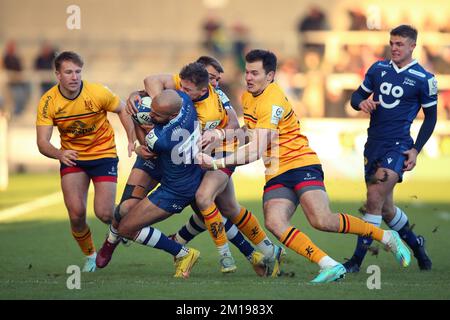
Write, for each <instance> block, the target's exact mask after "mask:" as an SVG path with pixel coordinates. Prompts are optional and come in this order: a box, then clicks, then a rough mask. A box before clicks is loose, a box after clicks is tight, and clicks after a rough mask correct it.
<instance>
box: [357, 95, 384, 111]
mask: <svg viewBox="0 0 450 320" xmlns="http://www.w3.org/2000/svg"><path fill="white" fill-rule="evenodd" d="M379 104H380V101H373V100H372V99H371V98H369V99H366V100H363V101H361V103H360V104H359V108H360V109H361V111H363V112H365V113H372V112H373V111H375V110H376V108H377V106H378V105H379Z"/></svg>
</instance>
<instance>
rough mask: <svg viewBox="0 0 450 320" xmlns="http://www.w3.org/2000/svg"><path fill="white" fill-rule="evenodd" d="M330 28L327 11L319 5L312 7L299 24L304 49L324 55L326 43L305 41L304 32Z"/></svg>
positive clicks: (298, 29) (298, 28)
mask: <svg viewBox="0 0 450 320" xmlns="http://www.w3.org/2000/svg"><path fill="white" fill-rule="evenodd" d="M329 29H330V27H329V25H328V21H327V17H326V16H325V13H324V12H323V11H322V10H321V9H320V8H319V7H317V6H313V7H311V8H310V10H309V12H308V14H307V15H306V16H304V17H302V18H301V19H300V21H299V22H298V25H297V31H298V33H299V36H300V38H301V43H303V50H305V51H308V50H314V51H317V52H318V53H319V54H320V56H321V57H322V56H323V54H324V51H325V45H323V44H317V43H307V42H305V40H304V39H303V33H304V32H307V31H323V30H329Z"/></svg>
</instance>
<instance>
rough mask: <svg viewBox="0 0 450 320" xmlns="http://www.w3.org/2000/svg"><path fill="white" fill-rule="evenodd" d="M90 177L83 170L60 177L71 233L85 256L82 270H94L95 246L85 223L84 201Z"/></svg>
mask: <svg viewBox="0 0 450 320" xmlns="http://www.w3.org/2000/svg"><path fill="white" fill-rule="evenodd" d="M89 183H90V179H89V177H88V175H87V174H86V173H84V172H73V173H69V174H65V175H64V176H63V177H62V178H61V188H62V192H63V195H64V203H65V205H66V208H67V211H68V213H69V219H70V226H71V229H72V235H73V237H74V238H75V240H76V241H77V243H78V245H79V246H80V249H81V251H82V252H83V253H84V255H85V256H86V257H87V258H86V262H85V265H84V267H83V271H86V272H92V271H95V255H96V252H95V246H94V242H93V241H92V235H91V231H90V229H89V226H88V225H87V223H86V203H87V195H88V190H89Z"/></svg>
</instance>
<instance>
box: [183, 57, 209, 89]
mask: <svg viewBox="0 0 450 320" xmlns="http://www.w3.org/2000/svg"><path fill="white" fill-rule="evenodd" d="M180 78H181V79H183V80H189V81H191V82H192V83H193V84H195V86H196V87H197V88H198V89H201V88H206V87H207V86H208V85H209V74H208V71H206V69H205V66H204V65H203V64H201V63H198V62H193V63H190V64H188V65H186V66H184V67H183V69H181V71H180Z"/></svg>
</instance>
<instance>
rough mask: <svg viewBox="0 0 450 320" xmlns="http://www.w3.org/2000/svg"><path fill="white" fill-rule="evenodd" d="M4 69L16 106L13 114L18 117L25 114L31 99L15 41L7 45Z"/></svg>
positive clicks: (28, 84)
mask: <svg viewBox="0 0 450 320" xmlns="http://www.w3.org/2000/svg"><path fill="white" fill-rule="evenodd" d="M3 67H4V69H5V70H6V71H7V75H8V87H9V90H10V93H11V96H12V100H13V104H14V110H13V114H14V115H15V116H18V115H20V114H21V113H22V112H23V110H24V109H25V107H26V105H27V103H28V100H29V98H30V83H29V82H26V81H25V80H24V76H23V66H22V61H21V59H20V57H19V56H18V54H17V51H16V43H15V41H13V40H11V41H9V42H8V43H7V44H6V49H5V54H4V56H3Z"/></svg>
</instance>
